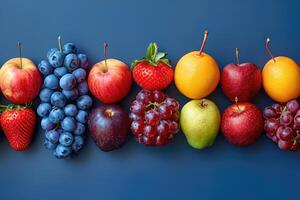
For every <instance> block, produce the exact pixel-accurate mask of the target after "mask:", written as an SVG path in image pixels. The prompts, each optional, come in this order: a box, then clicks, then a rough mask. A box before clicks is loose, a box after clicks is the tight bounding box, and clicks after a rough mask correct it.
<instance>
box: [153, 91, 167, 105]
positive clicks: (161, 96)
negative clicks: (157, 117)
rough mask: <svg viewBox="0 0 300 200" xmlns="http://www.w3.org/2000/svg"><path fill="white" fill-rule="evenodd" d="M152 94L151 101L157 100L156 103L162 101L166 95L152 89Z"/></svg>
mask: <svg viewBox="0 0 300 200" xmlns="http://www.w3.org/2000/svg"><path fill="white" fill-rule="evenodd" d="M152 94H153V101H154V102H157V103H161V102H163V101H164V100H165V98H166V95H165V94H164V93H162V92H161V91H158V90H154V91H153V92H152Z"/></svg>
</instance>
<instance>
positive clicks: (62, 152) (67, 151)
mask: <svg viewBox="0 0 300 200" xmlns="http://www.w3.org/2000/svg"><path fill="white" fill-rule="evenodd" d="M71 153H72V149H71V147H66V146H64V145H61V144H59V145H57V147H56V149H55V150H54V152H53V154H54V156H56V157H57V158H67V157H68V156H70V155H71Z"/></svg>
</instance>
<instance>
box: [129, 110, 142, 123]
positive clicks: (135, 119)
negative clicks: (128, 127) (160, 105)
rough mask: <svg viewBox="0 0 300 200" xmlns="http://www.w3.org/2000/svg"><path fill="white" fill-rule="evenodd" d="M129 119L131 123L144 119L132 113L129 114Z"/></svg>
mask: <svg viewBox="0 0 300 200" xmlns="http://www.w3.org/2000/svg"><path fill="white" fill-rule="evenodd" d="M129 119H130V120H131V121H137V120H141V119H142V117H141V116H140V115H137V114H135V113H132V112H131V113H130V114H129Z"/></svg>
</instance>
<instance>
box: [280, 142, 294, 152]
mask: <svg viewBox="0 0 300 200" xmlns="http://www.w3.org/2000/svg"><path fill="white" fill-rule="evenodd" d="M292 145H293V143H292V142H291V141H285V140H279V141H278V147H279V148H280V149H282V150H289V149H290V148H291V147H292Z"/></svg>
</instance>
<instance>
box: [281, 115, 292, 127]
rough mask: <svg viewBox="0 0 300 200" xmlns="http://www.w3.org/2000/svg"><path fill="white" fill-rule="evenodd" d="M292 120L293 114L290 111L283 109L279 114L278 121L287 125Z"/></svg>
mask: <svg viewBox="0 0 300 200" xmlns="http://www.w3.org/2000/svg"><path fill="white" fill-rule="evenodd" d="M292 122H293V115H292V113H291V112H290V111H284V112H283V113H281V116H280V123H281V124H282V125H285V126H288V125H290V124H291V123H292Z"/></svg>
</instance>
